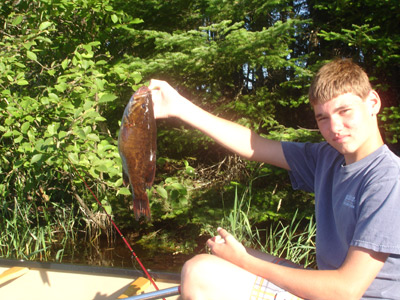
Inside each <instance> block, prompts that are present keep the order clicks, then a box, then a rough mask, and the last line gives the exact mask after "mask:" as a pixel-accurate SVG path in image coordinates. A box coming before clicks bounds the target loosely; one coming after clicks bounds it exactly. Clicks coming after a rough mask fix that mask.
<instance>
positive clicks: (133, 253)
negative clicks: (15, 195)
mask: <svg viewBox="0 0 400 300" xmlns="http://www.w3.org/2000/svg"><path fill="white" fill-rule="evenodd" d="M67 158H68V160H69V162H70V163H71V166H72V167H73V168H74V170H75V172H76V174H78V176H79V177H80V178H81V180H82V181H83V183H84V184H85V186H86V187H87V188H88V190H89V191H90V193H91V194H92V195H93V197H94V199H96V201H97V203H98V204H99V205H100V206H101V208H103V210H104V212H105V213H106V215H107V217H108V219H109V220H110V221H111V223H112V224H113V226H114V228H115V230H116V231H117V232H118V234H119V235H120V236H121V238H122V240H123V241H124V242H125V244H126V246H127V247H128V249H129V251H131V254H132V256H133V257H134V258H135V259H136V261H137V262H138V263H139V265H140V267H141V268H142V270H143V272H144V273H145V274H146V276H147V278H148V279H149V280H150V282H151V284H152V285H153V286H154V288H155V289H156V290H157V291H159V290H160V289H159V288H158V286H157V285H156V283H155V282H154V280H153V278H152V277H151V276H150V274H149V272H147V270H146V268H145V267H144V266H143V264H142V262H141V261H140V259H139V257H138V256H137V255H136V253H135V252H134V251H133V249H132V247H131V246H130V245H129V243H128V241H127V240H126V238H125V237H124V235H123V234H122V233H121V231H120V230H119V228H118V226H117V225H116V224H115V223H114V221H113V219H112V218H111V216H110V215H109V214H108V213H107V211H106V209H105V208H104V207H103V205H102V204H101V202H100V201H99V199H97V197H96V195H95V194H94V193H93V191H92V189H91V188H90V187H89V185H88V184H87V183H86V181H85V180H84V179H83V177H82V176H81V174H80V173H79V172H78V170H77V169H76V168H75V165H74V164H73V163H72V161H71V160H70V159H69V157H67ZM164 300H165V299H164Z"/></svg>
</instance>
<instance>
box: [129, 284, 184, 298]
mask: <svg viewBox="0 0 400 300" xmlns="http://www.w3.org/2000/svg"><path fill="white" fill-rule="evenodd" d="M180 293H181V287H180V286H174V287H171V288H168V289H163V290H158V291H155V292H150V293H145V294H141V295H137V296H131V297H128V298H125V299H124V300H155V299H160V298H163V297H164V298H167V297H172V296H176V295H180Z"/></svg>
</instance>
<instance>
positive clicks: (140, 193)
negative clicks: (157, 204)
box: [118, 86, 157, 220]
mask: <svg viewBox="0 0 400 300" xmlns="http://www.w3.org/2000/svg"><path fill="white" fill-rule="evenodd" d="M156 148H157V127H156V121H155V119H154V111H153V102H152V98H151V91H150V90H149V88H148V87H147V86H142V87H141V88H139V89H138V90H137V91H136V92H135V93H134V94H133V96H132V97H131V99H130V100H129V102H128V104H127V106H126V107H125V111H124V114H123V116H122V122H121V128H120V132H119V136H118V149H119V154H120V156H121V160H122V168H123V180H124V185H125V186H126V185H128V183H129V184H130V187H131V192H132V196H133V211H134V214H135V219H136V220H139V219H140V217H142V216H144V217H145V218H146V220H150V218H151V213H150V204H149V198H148V197H147V192H146V190H147V189H148V188H150V187H151V185H152V184H153V181H154V175H155V171H156Z"/></svg>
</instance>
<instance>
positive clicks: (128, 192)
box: [117, 187, 131, 196]
mask: <svg viewBox="0 0 400 300" xmlns="http://www.w3.org/2000/svg"><path fill="white" fill-rule="evenodd" d="M118 194H121V195H125V196H128V195H130V194H131V191H130V190H129V189H128V188H126V187H122V188H120V189H119V190H118V193H117V195H118Z"/></svg>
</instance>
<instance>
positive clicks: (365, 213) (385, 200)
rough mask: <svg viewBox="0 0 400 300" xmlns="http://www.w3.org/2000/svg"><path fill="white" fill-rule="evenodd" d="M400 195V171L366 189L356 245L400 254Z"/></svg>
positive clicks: (354, 240) (388, 175)
mask: <svg viewBox="0 0 400 300" xmlns="http://www.w3.org/2000/svg"><path fill="white" fill-rule="evenodd" d="M386 171H388V170H386ZM389 173H390V171H389ZM399 195H400V178H399V174H397V172H396V174H386V176H382V179H381V180H379V181H378V182H374V183H372V184H371V185H368V186H366V188H365V190H364V191H363V194H362V197H361V198H360V203H359V206H358V212H357V213H358V222H357V224H356V228H355V231H354V235H353V239H352V241H351V245H352V246H357V247H363V248H367V249H370V250H373V251H376V252H383V253H391V254H400V230H399V228H400V218H399V216H400V198H399Z"/></svg>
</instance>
